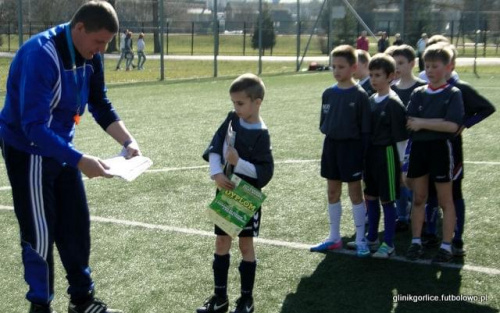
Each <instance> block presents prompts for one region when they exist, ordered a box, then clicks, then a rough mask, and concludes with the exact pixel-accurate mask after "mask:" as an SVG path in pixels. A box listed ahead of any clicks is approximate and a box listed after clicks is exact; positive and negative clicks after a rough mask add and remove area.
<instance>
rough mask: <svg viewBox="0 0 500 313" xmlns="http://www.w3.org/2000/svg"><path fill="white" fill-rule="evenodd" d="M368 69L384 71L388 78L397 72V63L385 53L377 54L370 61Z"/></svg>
mask: <svg viewBox="0 0 500 313" xmlns="http://www.w3.org/2000/svg"><path fill="white" fill-rule="evenodd" d="M368 69H369V70H370V71H373V70H383V71H384V72H385V74H386V75H387V76H389V75H390V74H392V73H394V72H395V71H396V61H394V58H393V57H391V56H390V55H388V54H385V53H377V54H375V55H374V56H373V57H372V59H371V60H370V64H368Z"/></svg>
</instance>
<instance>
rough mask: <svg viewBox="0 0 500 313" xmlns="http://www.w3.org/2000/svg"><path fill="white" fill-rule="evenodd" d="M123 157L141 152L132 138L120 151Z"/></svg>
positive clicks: (127, 157)
mask: <svg viewBox="0 0 500 313" xmlns="http://www.w3.org/2000/svg"><path fill="white" fill-rule="evenodd" d="M121 154H122V155H123V156H124V157H125V159H130V158H133V157H135V156H138V155H142V154H141V150H140V149H139V145H138V144H137V141H135V140H132V142H131V143H129V144H128V145H127V147H126V148H125V147H124V148H123V150H122V153H121Z"/></svg>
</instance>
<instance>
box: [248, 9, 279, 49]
mask: <svg viewBox="0 0 500 313" xmlns="http://www.w3.org/2000/svg"><path fill="white" fill-rule="evenodd" d="M275 45H276V34H275V32H274V22H273V20H272V18H271V13H270V12H269V7H268V6H267V4H265V5H264V6H263V8H262V54H264V51H265V50H266V49H272V48H273V47H274V46H275ZM252 48H254V49H259V18H258V17H257V21H256V23H255V28H254V32H253V37H252Z"/></svg>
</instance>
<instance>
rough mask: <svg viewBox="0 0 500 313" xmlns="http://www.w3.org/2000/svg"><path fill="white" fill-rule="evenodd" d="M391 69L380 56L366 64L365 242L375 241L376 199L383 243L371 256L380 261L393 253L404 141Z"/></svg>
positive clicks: (402, 113)
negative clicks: (368, 122) (368, 111)
mask: <svg viewBox="0 0 500 313" xmlns="http://www.w3.org/2000/svg"><path fill="white" fill-rule="evenodd" d="M395 68H396V64H395V61H394V59H393V58H392V57H391V56H389V55H387V54H383V53H379V54H376V55H375V56H373V57H372V59H371V61H370V64H369V70H370V81H371V84H372V86H373V88H374V89H375V91H376V93H375V94H373V95H372V96H371V97H370V106H371V136H370V145H369V147H368V151H367V154H366V157H365V169H364V182H365V190H364V191H365V201H366V206H367V211H368V225H369V226H368V235H367V242H368V245H369V246H370V247H371V246H377V244H378V241H379V240H378V224H379V221H380V207H379V200H380V202H381V203H382V208H383V211H384V228H385V229H384V241H383V242H382V244H381V245H380V246H379V247H378V246H377V248H378V250H377V252H375V253H374V254H373V257H375V258H382V259H387V258H389V257H390V256H391V255H393V254H394V251H395V250H394V242H393V240H394V231H395V223H396V207H395V201H396V199H398V196H399V185H400V180H401V172H400V167H401V166H400V162H401V161H402V158H403V156H404V149H405V144H406V140H407V139H408V131H407V130H406V108H405V107H404V105H403V103H402V102H401V100H400V99H399V98H398V96H397V95H396V93H394V92H393V91H392V90H391V82H392V80H393V79H394V72H395Z"/></svg>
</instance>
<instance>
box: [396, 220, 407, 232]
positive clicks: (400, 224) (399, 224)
mask: <svg viewBox="0 0 500 313" xmlns="http://www.w3.org/2000/svg"><path fill="white" fill-rule="evenodd" d="M409 228H410V223H408V222H406V221H401V220H397V221H396V232H397V233H402V232H405V231H408V229H409Z"/></svg>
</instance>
